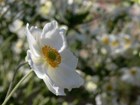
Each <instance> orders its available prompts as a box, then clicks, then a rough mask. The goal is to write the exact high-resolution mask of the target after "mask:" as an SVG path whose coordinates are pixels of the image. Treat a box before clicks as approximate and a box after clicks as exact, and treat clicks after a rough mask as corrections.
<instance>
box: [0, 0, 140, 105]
mask: <svg viewBox="0 0 140 105" xmlns="http://www.w3.org/2000/svg"><path fill="white" fill-rule="evenodd" d="M51 20H57V21H58V23H59V26H60V27H65V28H66V29H67V33H66V38H67V41H68V45H69V46H70V49H71V50H72V51H73V52H74V54H75V55H76V56H77V57H78V58H79V63H78V66H77V70H78V72H79V73H80V75H81V76H82V77H83V78H84V79H85V84H84V85H83V86H82V87H80V88H76V89H73V90H72V91H71V92H68V90H66V93H67V96H65V97H62V96H55V95H54V94H53V93H51V92H50V91H49V90H48V88H47V87H46V85H45V84H44V82H43V81H42V80H40V79H38V78H37V76H35V74H33V75H31V77H30V78H31V79H28V80H26V81H25V82H24V83H23V84H22V85H21V86H20V88H19V89H18V90H17V91H16V92H15V93H14V94H13V96H12V97H11V98H10V100H9V101H8V103H7V105H140V4H139V0H130V1H129V0H59V1H56V0H40V1H39V0H0V103H2V102H3V100H4V98H5V96H6V93H7V90H8V87H9V84H10V83H11V80H12V77H13V74H14V69H15V68H16V67H17V66H18V65H19V64H21V63H23V62H25V56H26V51H27V50H28V44H27V40H26V35H25V25H26V24H27V23H30V25H31V26H32V25H35V26H38V27H39V28H42V27H43V26H44V25H45V24H46V23H47V22H49V21H51ZM29 70H30V67H29V66H28V65H25V66H23V67H21V68H20V69H19V70H18V72H17V74H16V77H15V81H14V86H15V85H16V83H17V82H18V81H19V80H20V79H21V78H22V77H23V76H24V75H25V74H26V73H27V72H28V71H29ZM133 70H135V72H136V74H135V73H134V72H132V71H133Z"/></svg>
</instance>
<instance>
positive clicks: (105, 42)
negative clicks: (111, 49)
mask: <svg viewBox="0 0 140 105" xmlns="http://www.w3.org/2000/svg"><path fill="white" fill-rule="evenodd" d="M102 42H103V43H104V44H109V38H108V37H107V36H105V37H103V38H102Z"/></svg>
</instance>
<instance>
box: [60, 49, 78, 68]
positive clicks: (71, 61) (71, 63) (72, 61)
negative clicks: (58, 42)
mask: <svg viewBox="0 0 140 105" xmlns="http://www.w3.org/2000/svg"><path fill="white" fill-rule="evenodd" d="M60 54H61V57H62V63H63V64H65V65H67V66H68V67H70V68H71V69H73V70H75V68H76V66H77V63H78V59H77V58H76V57H75V56H74V55H73V53H72V52H71V51H70V50H69V49H68V48H65V49H64V50H63V51H62V52H61V53H60Z"/></svg>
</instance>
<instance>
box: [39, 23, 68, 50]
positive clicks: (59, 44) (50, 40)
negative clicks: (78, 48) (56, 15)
mask: <svg viewBox="0 0 140 105" xmlns="http://www.w3.org/2000/svg"><path fill="white" fill-rule="evenodd" d="M41 42H42V46H43V45H49V46H51V47H53V48H56V49H57V50H60V51H61V50H63V49H64V48H65V47H66V40H65V37H64V31H62V30H61V29H59V28H58V25H57V22H56V21H53V22H51V23H47V24H46V25H45V27H44V29H43V32H42V37H41Z"/></svg>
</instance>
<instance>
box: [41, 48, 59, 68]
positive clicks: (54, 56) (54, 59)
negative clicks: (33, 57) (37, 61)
mask: <svg viewBox="0 0 140 105" xmlns="http://www.w3.org/2000/svg"><path fill="white" fill-rule="evenodd" d="M42 53H43V55H44V57H45V61H46V62H47V63H48V64H49V65H51V67H53V68H55V67H58V65H59V64H60V63H61V55H60V54H59V52H58V51H57V50H56V49H55V48H52V47H50V46H44V47H42Z"/></svg>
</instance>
